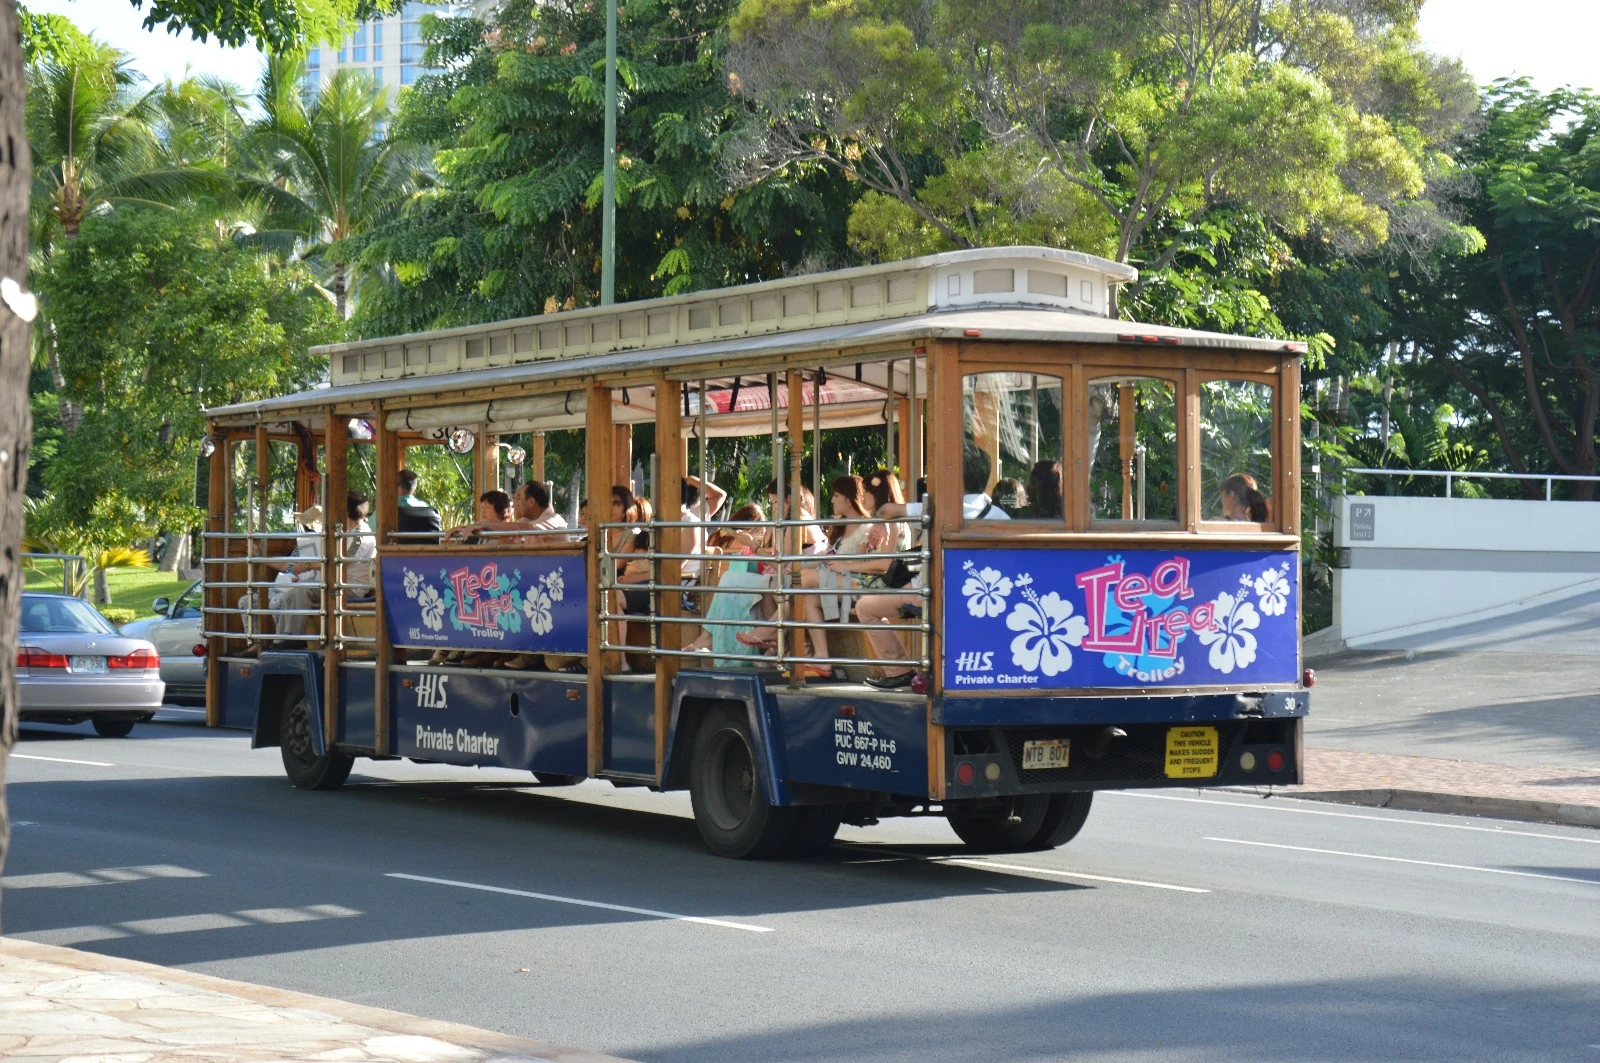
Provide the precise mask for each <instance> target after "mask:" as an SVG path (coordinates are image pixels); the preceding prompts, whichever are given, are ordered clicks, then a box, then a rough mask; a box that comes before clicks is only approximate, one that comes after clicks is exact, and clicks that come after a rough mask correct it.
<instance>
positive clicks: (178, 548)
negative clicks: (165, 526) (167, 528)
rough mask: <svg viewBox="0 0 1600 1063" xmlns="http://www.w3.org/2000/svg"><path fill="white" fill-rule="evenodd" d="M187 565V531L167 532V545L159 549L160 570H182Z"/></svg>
mask: <svg viewBox="0 0 1600 1063" xmlns="http://www.w3.org/2000/svg"><path fill="white" fill-rule="evenodd" d="M188 567H189V533H188V532H182V531H175V532H169V533H168V534H167V545H166V546H165V547H163V548H162V550H161V565H160V568H161V571H162V572H182V571H183V570H184V569H186V568H188Z"/></svg>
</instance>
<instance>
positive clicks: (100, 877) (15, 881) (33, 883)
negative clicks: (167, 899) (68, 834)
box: [5, 864, 206, 890]
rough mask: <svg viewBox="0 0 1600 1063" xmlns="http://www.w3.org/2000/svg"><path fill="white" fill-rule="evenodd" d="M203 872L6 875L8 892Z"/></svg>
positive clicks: (161, 868) (150, 868)
mask: <svg viewBox="0 0 1600 1063" xmlns="http://www.w3.org/2000/svg"><path fill="white" fill-rule="evenodd" d="M205 877H206V873H205V872H204V871H195V870H194V869H193V868H187V867H177V866H174V865H172V864H147V865H145V866H143V867H102V868H98V869H96V870H94V871H82V872H79V871H47V872H42V873H40V874H36V875H10V876H7V878H6V879H5V888H6V889H8V890H27V889H61V888H66V887H72V886H104V885H106V884H108V883H116V882H143V881H145V880H146V879H152V878H205Z"/></svg>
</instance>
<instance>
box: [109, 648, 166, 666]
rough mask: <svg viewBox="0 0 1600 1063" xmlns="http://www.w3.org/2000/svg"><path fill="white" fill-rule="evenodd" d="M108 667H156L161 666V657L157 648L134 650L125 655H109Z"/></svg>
mask: <svg viewBox="0 0 1600 1063" xmlns="http://www.w3.org/2000/svg"><path fill="white" fill-rule="evenodd" d="M106 667H107V668H146V669H155V668H160V667H161V658H160V657H158V656H156V651H155V650H134V651H133V652H132V653H130V654H128V655H127V656H125V657H107V658H106Z"/></svg>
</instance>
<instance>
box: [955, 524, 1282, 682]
mask: <svg viewBox="0 0 1600 1063" xmlns="http://www.w3.org/2000/svg"><path fill="white" fill-rule="evenodd" d="M946 558H947V564H946V568H945V573H946V574H945V610H944V612H945V639H946V645H947V646H948V647H949V652H948V653H947V654H946V657H945V669H946V674H945V689H946V690H947V691H950V692H951V693H956V692H959V691H960V690H962V689H985V688H986V689H991V690H993V689H1006V690H1029V689H1036V690H1039V689H1061V688H1070V687H1090V688H1092V687H1116V686H1160V685H1163V684H1172V683H1178V684H1187V685H1196V686H1209V685H1224V684H1236V683H1238V682H1293V681H1295V679H1296V678H1297V677H1298V672H1297V667H1298V661H1297V639H1298V633H1299V623H1298V609H1297V607H1296V605H1297V603H1296V595H1297V592H1298V587H1297V584H1298V572H1297V571H1296V568H1295V565H1294V563H1293V561H1294V558H1293V555H1289V554H1282V553H1277V554H1271V553H1259V552H1251V553H1244V552H1237V551H1216V552H1210V551H1208V552H1195V553H1190V554H1170V553H1158V552H1155V551H1129V552H1126V553H1121V554H1105V553H1097V552H1093V551H1086V550H982V551H979V550H951V551H949V552H948V553H947V555H946Z"/></svg>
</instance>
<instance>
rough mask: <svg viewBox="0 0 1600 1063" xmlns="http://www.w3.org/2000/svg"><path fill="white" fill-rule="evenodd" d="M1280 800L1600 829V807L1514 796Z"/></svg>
mask: <svg viewBox="0 0 1600 1063" xmlns="http://www.w3.org/2000/svg"><path fill="white" fill-rule="evenodd" d="M1221 789H1223V790H1226V791H1228V792H1229V793H1236V794H1250V795H1251V796H1253V797H1259V796H1261V791H1260V790H1259V789H1256V788H1252V787H1244V786H1224V787H1221ZM1272 795H1273V796H1276V797H1293V798H1297V799H1299V800H1302V801H1328V802H1332V803H1334V804H1341V805H1363V806H1365V807H1367V808H1392V809H1396V810H1400V811H1405V812H1442V813H1445V814H1447V815H1457V816H1484V817H1487V818H1490V819H1514V820H1519V821H1522V822H1525V823H1554V824H1558V825H1560V826H1566V827H1596V828H1600V805H1572V804H1566V803H1563V802H1560V801H1528V800H1522V799H1519V798H1512V797H1480V796H1476V795H1473V794H1446V793H1434V792H1433V791H1431V790H1389V789H1373V790H1317V791H1308V792H1301V791H1299V790H1285V789H1274V790H1273V791H1272Z"/></svg>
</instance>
